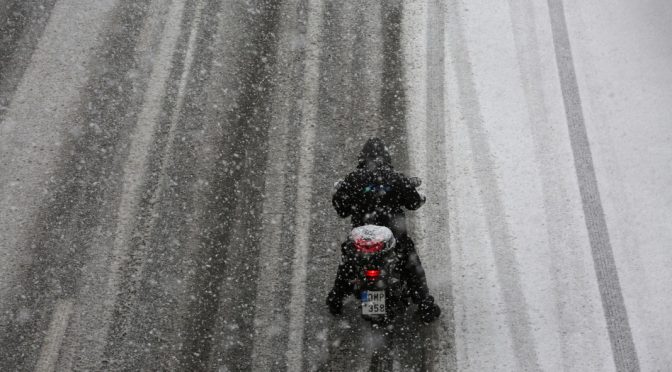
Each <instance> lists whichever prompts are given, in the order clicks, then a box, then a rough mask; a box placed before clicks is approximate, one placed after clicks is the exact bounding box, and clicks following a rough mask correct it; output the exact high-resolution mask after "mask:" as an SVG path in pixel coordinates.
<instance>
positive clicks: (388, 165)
mask: <svg viewBox="0 0 672 372" xmlns="http://www.w3.org/2000/svg"><path fill="white" fill-rule="evenodd" d="M358 162H359V163H358V165H357V169H356V170H355V171H354V172H351V173H350V174H348V176H347V177H346V178H345V180H343V181H341V182H339V183H337V184H336V192H335V193H334V196H333V198H332V204H333V205H334V208H335V209H336V212H337V213H338V215H339V216H340V217H348V216H351V218H352V226H353V228H354V227H358V226H362V225H366V224H374V225H381V226H386V227H388V228H389V229H390V230H392V233H393V234H394V236H395V237H396V239H397V243H398V245H397V255H398V257H399V259H400V263H401V268H402V269H401V271H402V272H401V275H402V277H403V278H405V279H406V280H407V282H408V284H409V287H410V290H411V298H412V300H413V302H414V303H416V304H418V310H419V311H420V314H421V317H422V319H423V320H424V321H426V322H430V321H432V320H434V319H436V318H437V317H438V316H439V315H440V314H441V309H440V308H439V306H438V305H436V304H435V303H434V298H433V297H432V296H430V295H429V289H428V288H427V280H426V279H425V271H424V270H423V268H422V265H421V263H420V258H419V257H418V254H417V252H416V251H415V246H414V244H413V241H412V240H411V238H410V237H409V236H408V235H407V233H406V219H405V217H404V211H403V209H402V207H403V208H406V209H409V210H416V209H418V208H420V207H421V206H422V205H423V204H424V203H425V197H424V196H421V195H420V194H419V193H418V191H417V190H416V188H415V185H414V183H413V182H412V181H411V179H409V178H407V177H406V176H404V175H403V174H401V173H399V172H396V171H395V170H394V169H393V168H392V159H391V157H390V154H389V152H388V151H387V147H386V146H385V143H384V142H383V141H382V140H381V139H379V138H371V139H369V140H368V141H367V142H366V144H364V147H363V148H362V152H361V153H360V155H359V159H358ZM346 247H347V243H343V245H342V246H341V250H342V251H343V252H345V248H346ZM346 256H347V255H345V254H344V256H343V257H342V258H343V260H342V262H341V264H340V265H339V267H338V272H337V273H336V280H335V282H334V288H333V289H332V290H331V291H330V292H329V295H328V296H327V305H328V306H329V311H330V312H331V313H332V314H334V315H337V314H340V313H341V308H342V306H343V299H344V298H345V297H346V296H347V295H348V294H350V293H351V291H352V287H351V284H350V283H351V280H352V279H353V278H354V268H353V267H352V266H351V265H350V264H349V262H348V259H347V257H346Z"/></svg>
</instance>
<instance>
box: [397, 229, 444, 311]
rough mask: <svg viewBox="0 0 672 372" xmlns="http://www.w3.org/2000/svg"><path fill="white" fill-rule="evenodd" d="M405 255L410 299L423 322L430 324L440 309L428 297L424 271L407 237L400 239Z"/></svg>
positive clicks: (412, 244) (411, 241)
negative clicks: (415, 305) (416, 306)
mask: <svg viewBox="0 0 672 372" xmlns="http://www.w3.org/2000/svg"><path fill="white" fill-rule="evenodd" d="M400 243H402V246H403V247H404V248H403V250H402V251H403V253H404V255H405V265H404V268H405V272H406V278H407V280H408V285H409V287H410V288H409V289H410V291H411V299H412V300H413V302H414V303H415V304H417V305H418V311H419V312H420V315H421V317H422V320H423V321H425V322H431V321H432V320H434V319H436V318H437V317H438V316H439V315H440V314H441V309H440V308H439V306H438V305H436V304H435V303H434V297H432V296H430V295H429V288H428V287H427V278H426V277H425V270H424V269H423V268H422V263H421V262H420V256H418V253H417V252H416V250H415V244H414V243H413V240H411V238H410V237H408V236H407V235H404V236H402V238H401V239H400Z"/></svg>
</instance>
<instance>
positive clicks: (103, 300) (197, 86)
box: [0, 0, 672, 371]
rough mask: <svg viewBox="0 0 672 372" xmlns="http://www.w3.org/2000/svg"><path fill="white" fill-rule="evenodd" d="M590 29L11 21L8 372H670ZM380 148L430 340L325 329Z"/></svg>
mask: <svg viewBox="0 0 672 372" xmlns="http://www.w3.org/2000/svg"><path fill="white" fill-rule="evenodd" d="M580 6H581V5H579V4H576V3H575V2H574V1H562V0H549V1H548V2H547V3H545V2H539V3H534V2H531V1H524V2H515V1H509V2H508V3H506V4H505V3H501V4H498V5H497V6H495V8H497V9H492V10H491V9H490V8H489V7H488V6H486V5H483V4H480V5H479V4H468V3H467V2H462V1H457V0H451V1H446V2H442V1H437V0H428V1H419V0H413V1H401V0H393V1H374V0H358V1H356V0H346V1H332V0H325V1H310V0H291V1H284V2H281V1H274V0H250V1H229V2H223V1H217V0H172V1H170V2H166V1H161V0H137V1H122V0H102V1H96V2H90V1H87V0H47V1H32V0H31V1H22V0H0V370H2V371H5V370H7V371H10V370H20V371H23V370H27V371H30V370H35V371H67V370H142V371H158V370H190V371H191V370H212V371H243V370H259V371H262V370H263V371H267V370H268V371H271V370H273V371H274V370H310V371H344V370H371V371H378V370H380V371H390V370H395V371H406V370H418V371H424V370H430V371H444V370H484V369H497V370H530V371H531V370H557V369H561V368H564V369H565V370H618V371H636V370H639V369H640V366H641V368H642V370H649V369H650V370H664V369H665V367H669V366H671V364H670V363H672V360H671V359H670V357H669V356H667V355H666V353H665V350H666V345H672V338H670V337H669V335H668V336H665V334H666V331H672V328H671V327H672V324H670V322H669V321H666V320H665V318H664V317H663V316H661V315H662V314H664V311H663V308H665V306H663V305H664V304H668V303H670V301H672V297H671V296H669V295H664V296H662V298H661V299H659V300H650V298H651V296H648V297H646V296H645V294H650V293H654V292H656V289H664V288H667V287H666V285H667V284H669V283H668V281H667V279H670V278H671V277H670V275H669V274H668V273H665V272H664V270H662V269H661V268H664V263H665V262H672V261H670V259H671V258H670V257H671V256H670V253H669V252H668V251H665V250H663V249H657V248H655V247H662V246H664V244H665V243H664V242H662V241H661V240H656V238H652V237H655V236H658V235H656V234H660V232H661V231H664V229H663V228H662V227H652V228H651V229H649V230H647V229H638V226H642V225H647V224H646V223H643V222H640V223H638V224H636V226H635V227H630V228H628V227H627V226H626V225H627V223H626V221H627V220H628V217H629V216H630V213H629V212H628V211H629V210H630V211H631V210H632V209H633V207H632V205H631V204H630V206H626V207H623V206H621V204H619V200H620V199H621V198H623V195H626V194H627V193H626V192H625V191H623V189H621V187H622V188H624V189H627V190H633V189H636V187H635V186H633V185H637V181H635V180H636V179H638V178H637V177H635V176H634V174H635V172H634V171H632V169H633V167H627V166H625V165H623V164H629V163H628V162H627V161H625V160H623V159H629V158H628V156H630V158H636V157H638V156H640V155H641V153H640V152H635V151H631V152H630V153H626V152H625V151H624V154H625V155H621V157H620V158H618V159H616V160H613V158H614V157H610V156H609V155H610V154H612V155H613V154H614V152H615V151H616V150H614V148H615V147H614V146H615V145H614V143H616V141H618V140H619V139H613V138H612V137H611V134H610V133H611V132H607V131H605V125H606V124H603V121H604V120H603V121H600V120H599V119H600V118H605V117H611V116H609V115H612V114H613V115H616V114H614V113H618V112H619V111H618V109H617V108H616V107H615V106H610V105H609V104H608V103H604V102H602V101H600V100H601V99H604V94H602V91H601V90H600V89H602V88H599V87H601V86H600V84H606V83H605V81H606V78H605V79H603V80H599V79H598V78H596V77H595V76H596V74H595V73H592V74H591V72H594V71H598V70H599V69H598V68H597V67H595V66H601V65H600V63H604V64H605V65H607V66H612V65H613V66H624V65H626V64H625V63H624V62H623V63H622V62H621V61H614V62H613V63H612V65H609V63H608V62H604V61H605V60H606V57H604V55H605V54H598V53H597V52H596V53H595V55H592V54H591V53H590V52H591V49H590V45H592V44H590V42H593V41H594V40H598V41H599V40H600V38H599V37H598V36H594V34H593V32H594V33H595V34H598V32H602V31H603V30H609V27H616V26H610V23H609V22H606V21H605V22H603V23H599V22H597V21H596V24H598V25H600V26H599V27H598V26H594V27H593V26H591V24H590V22H586V20H585V19H583V18H581V14H582V13H581V11H580V10H579V9H580ZM583 6H585V7H587V8H590V7H589V6H588V5H583ZM626 7H627V4H626V3H622V4H620V5H619V8H618V9H626ZM500 8H501V9H500ZM666 9H667V8H666ZM502 10H505V11H502ZM586 11H587V12H588V11H591V12H595V13H600V12H603V9H601V8H599V9H598V8H595V9H592V8H590V9H587V10H586ZM623 12H624V13H625V10H624V11H623ZM659 13H660V14H663V13H664V12H659ZM609 14H611V13H609ZM619 14H620V13H619ZM665 14H666V13H665ZM671 14H672V13H671ZM613 17H614V19H619V18H618V17H621V18H623V19H624V17H625V16H622V15H618V16H613ZM660 17H661V18H660V19H662V18H663V16H660ZM656 19H658V18H656ZM598 21H599V20H598ZM642 24H645V22H641V24H640V23H635V22H634V21H633V23H632V25H631V27H633V30H643V29H644V28H645V26H642ZM646 24H648V23H646ZM654 24H655V23H654ZM661 24H662V23H661ZM605 25H607V26H605ZM596 30H597V31H596ZM608 34H609V32H607V31H604V35H608ZM586 35H588V36H586ZM598 35H601V34H598ZM602 37H603V38H604V39H605V40H607V37H606V36H602ZM586 40H588V41H586ZM647 40H648V39H647ZM596 43H597V42H596ZM605 43H606V42H605ZM605 48H606V47H605ZM628 48H633V47H631V46H628ZM653 49H655V48H651V50H653ZM628 50H629V49H628ZM647 50H648V49H647ZM668 57H671V58H669V60H672V53H669V55H668V54H665V55H664V56H662V57H660V59H661V60H668ZM642 60H645V59H642ZM647 61H648V60H647ZM640 63H642V64H644V63H645V62H640ZM616 70H617V68H616V67H614V71H616ZM600 71H601V70H600ZM659 74H660V75H661V76H663V77H666V76H667V75H665V74H664V73H663V72H660V73H659ZM600 78H601V76H600ZM591 79H595V80H591ZM627 79H630V80H627ZM627 79H626V78H625V77H624V78H623V80H624V81H626V82H632V84H639V80H636V78H634V77H629V78H627ZM661 81H664V80H661ZM651 86H653V87H658V88H659V86H657V85H651ZM660 86H663V84H662V83H661V85H660ZM596 87H598V88H596ZM658 88H656V89H658ZM651 89H654V88H651ZM659 89H660V90H661V91H662V90H663V89H665V88H659ZM664 91H665V92H667V91H669V90H664ZM642 94H644V93H642ZM596 102H597V103H596ZM600 103H601V104H600ZM663 106H664V105H662V104H661V105H658V106H656V107H657V108H658V111H657V112H666V111H664V110H665V109H664V108H662V107H663ZM661 117H664V115H662V114H661ZM652 122H654V123H659V122H657V121H655V120H652ZM660 123H661V124H657V126H654V125H652V127H655V128H656V130H659V131H660V132H661V133H663V134H669V133H668V131H666V129H665V128H666V127H665V125H664V123H663V122H662V121H661V122H660ZM614 127H615V128H616V127H617V126H616V125H614ZM661 128H662V129H661ZM618 130H620V131H621V132H618ZM614 133H625V134H623V136H622V137H623V138H625V137H627V134H632V132H628V127H627V126H626V125H620V126H618V127H617V128H616V129H614ZM371 136H379V137H381V138H383V139H384V140H385V141H386V143H387V144H388V146H389V148H390V151H391V153H392V157H393V161H394V164H395V166H396V168H397V169H399V170H401V171H402V172H404V173H406V174H408V175H411V176H416V175H417V176H421V177H422V178H423V179H424V184H423V187H422V188H421V191H422V192H423V193H426V194H427V196H428V200H429V201H428V203H427V205H426V206H425V207H424V208H423V209H422V210H421V211H419V212H418V213H412V214H410V217H409V218H410V225H411V226H412V231H413V233H414V237H416V241H417V243H418V247H419V252H420V255H421V259H422V260H423V262H424V263H425V268H426V270H427V275H428V279H429V282H430V283H429V284H430V288H431V289H432V291H433V293H434V294H435V296H436V298H437V302H438V303H439V304H440V305H441V306H442V308H443V315H442V317H441V319H439V320H438V321H437V322H435V323H432V324H430V325H425V324H421V323H420V322H418V321H417V319H416V318H415V317H414V316H413V313H412V311H411V312H409V314H407V315H406V316H405V317H404V318H403V319H401V320H400V321H399V322H398V323H397V324H396V325H395V327H393V328H391V329H389V330H388V331H387V332H385V331H383V330H379V329H372V328H371V327H370V325H369V324H367V323H366V322H364V321H363V320H361V319H360V317H359V315H358V308H357V304H356V302H355V301H354V300H350V301H347V302H346V305H345V309H344V315H343V316H341V317H333V316H331V315H330V314H329V313H328V311H327V309H326V306H325V305H324V298H325V295H326V293H327V291H328V290H329V288H330V286H331V284H332V282H333V278H334V274H335V270H336V266H337V264H338V262H339V255H340V253H339V249H340V248H339V245H340V242H341V241H342V240H343V239H344V237H346V236H347V235H346V234H347V233H348V232H349V224H348V221H346V220H341V219H338V218H337V216H336V214H335V212H334V211H333V209H332V207H331V200H330V197H331V190H332V187H333V183H334V182H335V181H336V180H338V179H339V178H342V177H343V176H344V175H345V174H346V173H347V172H349V171H350V170H351V169H353V167H354V166H355V163H356V157H357V153H358V151H359V149H360V148H361V145H362V144H363V143H364V141H365V140H366V139H367V138H369V137H371ZM669 138H672V137H669ZM669 138H668V137H665V135H660V136H658V137H657V138H655V139H651V138H647V139H639V142H637V143H638V144H639V145H637V146H639V147H644V144H646V146H652V147H656V146H658V145H661V144H665V143H667V144H669V141H670V140H669ZM660 148H664V145H663V146H661V147H660ZM637 151H639V150H637ZM660 154H663V155H660ZM665 154H667V155H665ZM668 155H669V156H668ZM641 156H642V157H643V155H641ZM649 156H652V157H655V158H656V159H659V160H658V161H659V162H660V163H664V161H665V160H666V159H667V160H669V159H672V154H668V153H666V152H664V151H663V150H660V151H659V152H656V153H653V152H652V153H651V154H649ZM668 158H669V159H668ZM619 167H621V168H619ZM641 168H642V169H644V168H646V167H644V166H642V167H641ZM614 169H616V170H614ZM637 169H640V168H637ZM619 172H620V173H619ZM668 173H670V172H669V169H666V170H663V171H661V174H662V175H659V176H658V177H659V178H655V179H653V183H654V184H659V185H663V184H664V180H665V179H667V178H665V177H668ZM614 174H616V175H618V174H627V175H628V176H629V177H628V180H629V181H627V182H626V183H625V185H626V186H614V185H620V182H616V181H617V179H618V177H616V176H614ZM605 190H606V191H605ZM619 195H620V198H619ZM670 196H671V194H670V193H669V192H667V193H665V192H662V193H658V194H655V195H654V193H647V194H636V196H632V198H633V199H632V200H637V201H641V200H645V201H647V203H648V202H649V201H651V200H656V201H657V203H658V204H662V205H665V203H666V200H672V198H670ZM629 203H635V202H633V201H629ZM641 204H644V203H641ZM651 204H655V203H654V202H651ZM637 205H639V204H637ZM647 210H649V211H652V210H654V208H653V207H649V209H647ZM662 210H663V212H659V213H661V216H662V217H661V220H663V221H668V220H672V215H670V214H669V213H670V210H671V209H670V208H669V205H667V206H665V207H664V208H662ZM664 213H667V214H664ZM638 218H641V219H642V220H641V221H649V220H646V219H645V218H646V217H640V216H639V215H638ZM666 218H667V219H666ZM628 229H630V230H628ZM651 241H652V242H653V243H650V244H649V245H647V242H651ZM632 242H634V243H632ZM640 242H642V243H641V244H640ZM640 246H642V247H643V248H642V250H641V253H640V251H638V250H637V249H635V248H632V247H640ZM652 246H653V248H651V247H652ZM668 246H669V244H668ZM645 249H648V251H647V250H645ZM647 252H650V254H648V255H647ZM633 257H634V258H633ZM642 262H648V263H649V264H651V262H659V263H660V264H659V265H660V266H655V268H658V269H656V270H653V269H652V270H651V272H650V273H649V274H645V272H646V269H645V266H646V265H645V264H643V263H642ZM638 275H641V276H643V277H645V278H644V279H642V280H641V281H640V280H637V278H639V277H638ZM646 275H649V276H646ZM661 283H662V284H661ZM666 283H667V284H666ZM647 319H653V321H654V322H655V326H654V325H647V324H645V323H646V322H645V320H647Z"/></svg>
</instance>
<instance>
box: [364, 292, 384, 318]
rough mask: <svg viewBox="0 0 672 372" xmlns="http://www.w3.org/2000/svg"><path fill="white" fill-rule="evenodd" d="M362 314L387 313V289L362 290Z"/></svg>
mask: <svg viewBox="0 0 672 372" xmlns="http://www.w3.org/2000/svg"><path fill="white" fill-rule="evenodd" d="M360 299H361V300H362V314H364V315H385V291H362V293H361V298H360Z"/></svg>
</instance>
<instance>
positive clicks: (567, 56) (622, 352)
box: [548, 0, 639, 371]
mask: <svg viewBox="0 0 672 372" xmlns="http://www.w3.org/2000/svg"><path fill="white" fill-rule="evenodd" d="M548 8H549V13H550V18H551V29H552V31H553V44H554V46H555V56H556V61H557V65H558V73H559V74H560V76H559V78H560V86H561V89H562V97H563V99H564V103H565V112H566V115H567V125H568V127H569V137H570V142H571V145H572V152H573V154H574V164H575V167H576V176H577V178H578V182H579V190H580V192H581V199H582V202H583V210H584V214H585V220H586V228H587V229H588V236H589V239H590V246H591V248H592V253H593V261H594V264H595V274H596V275H597V283H598V285H599V289H600V295H601V297H602V305H603V307H604V315H605V320H606V322H607V329H608V330H609V338H610V340H611V347H612V352H613V355H614V363H615V364H616V369H617V370H618V371H639V358H638V356H637V350H636V348H635V344H634V341H633V339H632V332H631V330H630V324H629V321H628V313H627V310H626V308H625V302H624V300H623V293H622V290H621V285H620V281H619V278H618V270H617V268H616V262H615V260H614V253H613V248H612V246H611V241H610V239H609V230H608V227H607V222H606V219H605V216H604V209H603V207H602V201H601V199H600V190H599V187H598V184H597V177H596V175H595V166H594V164H593V156H592V153H591V150H590V142H589V139H588V133H587V132H586V124H585V120H584V117H583V108H582V105H581V96H580V92H579V86H578V82H577V79H576V71H575V70H574V60H573V57H572V47H571V43H570V40H569V33H568V31H567V22H566V20H565V10H564V5H563V1H562V0H548Z"/></svg>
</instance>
